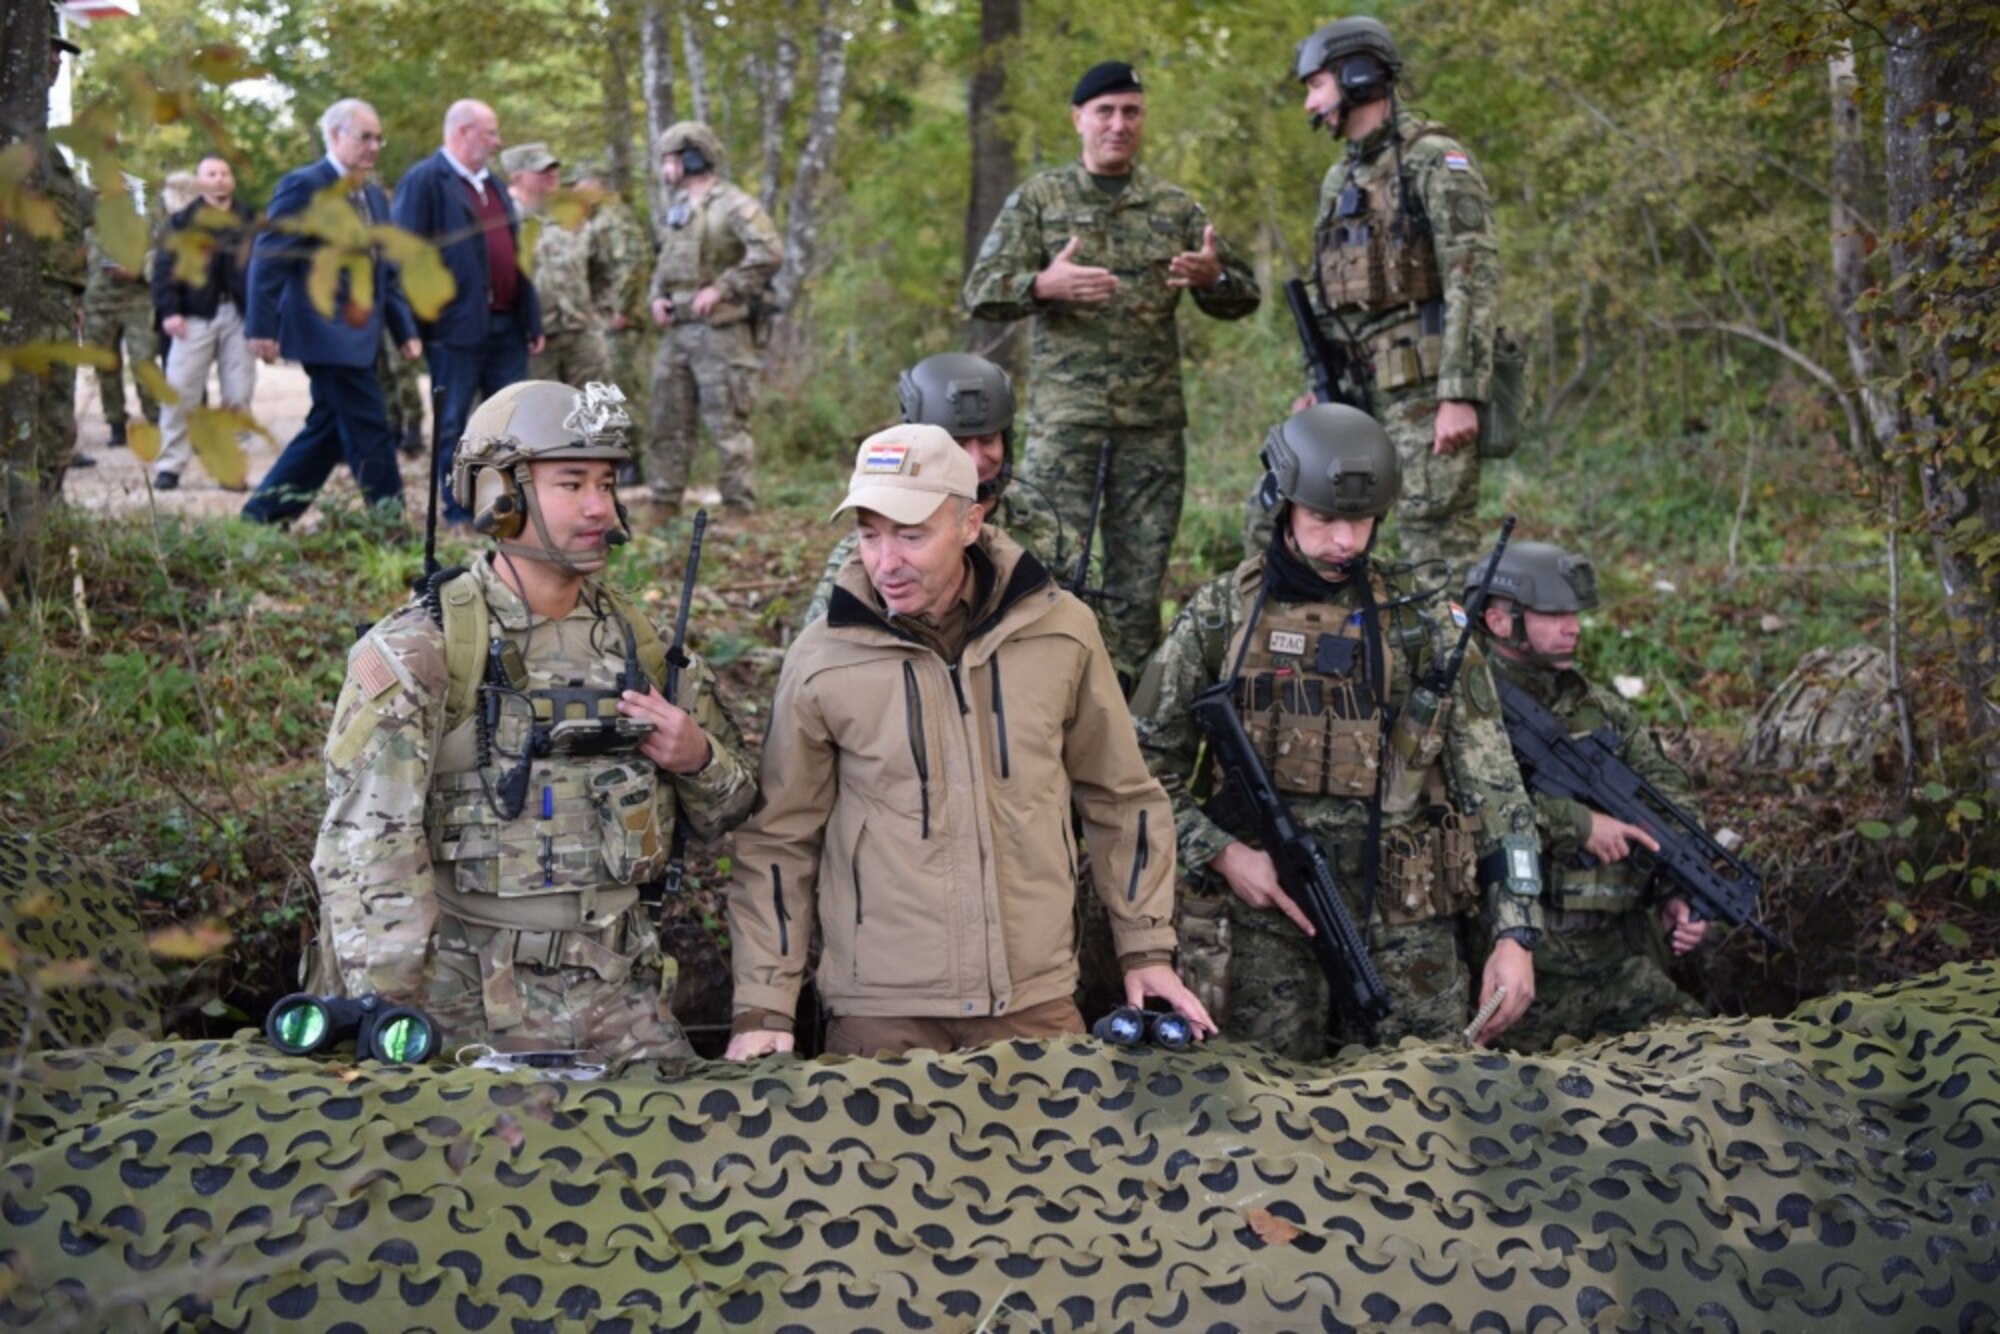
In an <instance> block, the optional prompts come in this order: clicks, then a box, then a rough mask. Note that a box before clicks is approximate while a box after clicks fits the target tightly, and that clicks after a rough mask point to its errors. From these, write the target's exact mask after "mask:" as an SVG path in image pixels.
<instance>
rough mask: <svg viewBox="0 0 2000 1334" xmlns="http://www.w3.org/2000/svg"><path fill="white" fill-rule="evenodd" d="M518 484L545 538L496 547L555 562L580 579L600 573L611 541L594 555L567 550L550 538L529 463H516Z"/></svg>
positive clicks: (532, 519)
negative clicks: (528, 542)
mask: <svg viewBox="0 0 2000 1334" xmlns="http://www.w3.org/2000/svg"><path fill="white" fill-rule="evenodd" d="M514 485H515V486H517V487H519V488H520V491H521V503H522V504H523V505H524V506H525V507H526V509H527V511H528V522H529V523H531V524H533V525H534V527H535V536H537V537H539V538H541V539H542V544H541V545H540V546H531V545H529V544H527V543H525V542H500V543H497V544H496V546H495V549H496V550H498V551H500V552H503V553H505V554H506V555H509V556H519V557H521V558H522V559H523V560H534V561H541V562H542V563H544V564H547V565H553V566H555V567H556V568H557V569H559V570H561V571H562V572H563V573H564V574H568V575H574V576H576V577H577V578H579V579H581V578H584V577H586V576H588V575H593V574H596V573H597V572H598V571H600V570H602V569H603V568H604V565H605V562H606V561H607V560H609V559H610V544H609V543H606V545H605V546H604V547H603V548H600V549H599V550H598V551H597V552H595V553H593V554H584V553H580V552H575V551H564V550H563V549H562V548H560V547H558V546H557V545H556V544H555V543H554V542H553V541H551V540H550V538H549V529H548V525H547V524H545V523H543V522H542V503H541V501H540V499H539V498H537V497H536V495H535V483H534V480H533V479H532V478H530V477H529V476H528V469H527V467H526V465H517V466H516V468H515V470H514ZM620 532H621V533H622V532H623V530H622V529H621V530H620Z"/></svg>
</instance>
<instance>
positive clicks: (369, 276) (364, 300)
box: [347, 251, 375, 328]
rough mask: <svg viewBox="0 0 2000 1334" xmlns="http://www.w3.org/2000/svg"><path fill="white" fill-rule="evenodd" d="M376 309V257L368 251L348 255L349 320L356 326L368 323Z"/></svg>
mask: <svg viewBox="0 0 2000 1334" xmlns="http://www.w3.org/2000/svg"><path fill="white" fill-rule="evenodd" d="M374 309H375V259H374V256H372V255H370V254H368V253H367V252H365V251H364V252H362V253H361V254H358V255H349V256H348V257H347V322H348V323H349V324H352V325H354V326H355V327H356V328H359V327H360V326H362V325H364V324H366V323H368V313H369V312H370V311H372V310H374Z"/></svg>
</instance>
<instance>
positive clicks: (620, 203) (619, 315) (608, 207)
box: [571, 160, 653, 440]
mask: <svg viewBox="0 0 2000 1334" xmlns="http://www.w3.org/2000/svg"><path fill="white" fill-rule="evenodd" d="M571 184H573V185H574V186H575V187H576V188H577V189H578V190H580V191H582V192H583V193H584V194H585V195H587V196H590V197H591V199H592V200H593V203H592V206H591V210H590V222H589V224H588V226H589V228H590V231H591V238H590V246H591V253H592V254H593V255H595V256H600V257H601V260H600V262H598V263H595V264H593V265H592V266H591V282H592V284H593V288H592V294H593V296H594V297H595V298H596V301H597V309H598V313H599V314H600V315H602V316H603V317H604V341H605V344H606V346H607V347H608V348H609V349H610V352H611V373H612V375H613V376H614V377H615V378H616V381H617V384H618V387H619V388H620V389H622V390H624V391H625V408H626V411H627V412H629V413H630V414H631V416H632V425H633V428H634V429H635V430H636V431H637V433H638V438H639V439H641V440H644V439H646V433H647V428H648V421H649V417H648V410H649V409H650V408H651V406H652V404H651V398H652V394H651V393H650V392H649V391H648V389H647V384H648V382H649V381H650V380H651V378H652V366H653V358H652V350H653V349H652V339H653V325H652V321H651V320H650V319H648V318H647V312H646V284H647V281H648V280H649V279H650V278H651V277H652V273H653V246H652V243H651V242H650V241H648V240H647V239H646V229H645V228H644V227H643V226H641V225H640V222H639V219H638V218H637V216H635V215H634V214H633V212H632V206H631V205H630V204H628V203H626V202H625V197H624V196H623V195H621V194H620V193H619V192H618V191H617V190H615V189H613V188H612V185H611V179H610V177H609V175H608V174H607V173H606V171H605V170H604V168H603V166H602V165H601V164H599V163H597V162H595V161H589V160H586V161H584V162H582V163H579V164H578V165H577V168H576V175H575V177H574V179H573V180H572V181H571Z"/></svg>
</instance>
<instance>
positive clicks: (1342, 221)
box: [1314, 179, 1443, 312]
mask: <svg viewBox="0 0 2000 1334" xmlns="http://www.w3.org/2000/svg"><path fill="white" fill-rule="evenodd" d="M1376 190H1381V191H1383V192H1384V193H1387V194H1388V195H1390V196H1391V198H1389V199H1387V200H1385V201H1383V202H1382V204H1380V205H1378V206H1377V207H1376V208H1374V209H1372V210H1371V211H1370V213H1366V214H1362V215H1359V216H1356V217H1351V218H1329V219H1328V220H1327V221H1326V222H1325V223H1324V224H1323V225H1322V226H1321V227H1320V229H1319V235H1318V236H1317V237H1316V238H1315V242H1316V244H1315V247H1314V248H1315V251H1316V256H1315V257H1316V259H1317V261H1318V265H1319V283H1320V292H1321V294H1322V296H1323V298H1324V299H1325V301H1326V303H1327V305H1328V306H1329V307H1331V308H1333V309H1339V308H1341V307H1356V306H1358V307H1360V308H1361V309H1363V310H1366V311H1370V312H1374V311H1385V310H1393V309H1395V308H1396V307H1397V306H1406V305H1413V304H1416V303H1417V302H1422V301H1431V300H1435V299H1436V298H1437V297H1438V296H1440V295H1441V294H1442V292H1443V288H1442V286H1441V285H1440V284H1439V281H1438V265H1437V249H1436V247H1435V246H1434V245H1433V244H1432V241H1431V234H1430V229H1429V228H1427V227H1418V226H1408V227H1401V228H1399V227H1397V226H1396V222H1395V201H1394V199H1393V195H1394V190H1395V182H1394V180H1393V179H1391V180H1389V181H1387V182H1383V183H1378V185H1377V187H1376ZM1372 193H1375V190H1371V194H1372Z"/></svg>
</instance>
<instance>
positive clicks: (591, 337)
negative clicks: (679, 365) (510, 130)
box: [500, 143, 612, 389]
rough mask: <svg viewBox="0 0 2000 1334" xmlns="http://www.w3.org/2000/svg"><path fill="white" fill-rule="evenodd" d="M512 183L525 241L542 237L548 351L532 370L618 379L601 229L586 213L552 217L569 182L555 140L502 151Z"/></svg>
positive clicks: (575, 382) (576, 379)
mask: <svg viewBox="0 0 2000 1334" xmlns="http://www.w3.org/2000/svg"><path fill="white" fill-rule="evenodd" d="M500 165H501V167H502V168H503V169H504V170H505V171H506V173H507V182H508V185H507V188H508V191H509V192H510V193H511V194H512V195H513V196H514V202H515V203H517V204H519V205H520V206H521V226H522V228H523V231H522V237H523V244H524V245H525V244H526V238H527V236H528V235H529V234H530V233H532V234H533V236H534V244H533V253H534V257H535V259H534V275H535V290H536V291H537V292H539V293H540V294H541V298H542V329H543V332H544V333H545V334H546V338H545V340H544V342H543V345H542V350H541V351H540V352H536V353H533V354H532V355H530V356H529V358H528V376H529V378H530V379H534V380H556V381H559V382H560V383H562V384H566V385H569V386H570V387H572V388H574V389H581V388H583V387H584V386H585V385H587V384H610V383H612V376H611V351H610V349H609V348H608V347H606V346H605V343H604V317H603V316H602V314H600V313H599V309H598V298H597V291H598V288H599V287H600V286H602V283H603V276H602V270H603V268H604V255H603V252H602V250H601V249H598V248H596V246H595V245H594V242H595V241H596V239H597V236H598V233H594V232H592V231H591V230H590V228H589V226H588V225H587V219H584V218H578V219H576V220H575V221H574V222H572V223H570V224H568V225H565V224H564V223H563V222H561V221H559V220H558V219H556V218H553V217H551V216H549V211H548V207H549V200H550V199H551V198H552V197H553V196H554V195H555V192H556V187H557V186H558V185H560V184H561V176H560V174H559V173H560V169H561V166H562V163H561V162H560V161H558V160H557V158H556V156H555V154H553V153H551V152H549V149H548V145H547V144H538V143H537V144H520V145H517V146H516V147H513V148H510V149H508V150H507V151H506V152H504V153H502V154H501V155H500Z"/></svg>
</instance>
